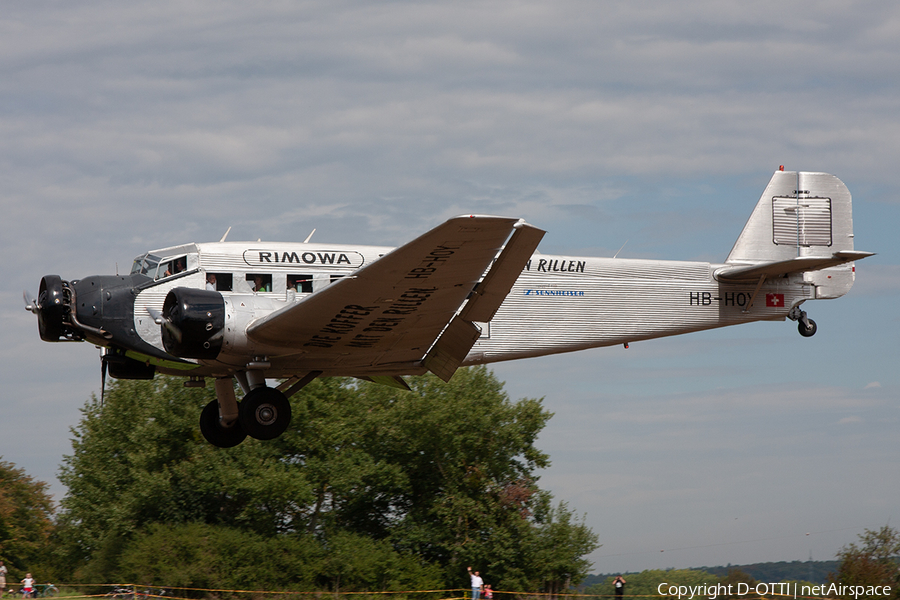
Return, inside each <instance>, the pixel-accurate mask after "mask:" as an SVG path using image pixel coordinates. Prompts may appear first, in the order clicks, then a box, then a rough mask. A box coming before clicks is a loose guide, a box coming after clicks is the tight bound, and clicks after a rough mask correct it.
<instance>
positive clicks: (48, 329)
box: [29, 275, 75, 342]
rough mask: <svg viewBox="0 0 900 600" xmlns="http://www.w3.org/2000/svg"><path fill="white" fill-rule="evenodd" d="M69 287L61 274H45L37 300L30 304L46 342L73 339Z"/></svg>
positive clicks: (42, 337)
mask: <svg viewBox="0 0 900 600" xmlns="http://www.w3.org/2000/svg"><path fill="white" fill-rule="evenodd" d="M68 287H69V284H68V282H67V281H63V280H62V279H61V278H60V277H59V275H45V276H44V277H42V278H41V287H40V290H39V291H38V297H37V301H36V302H35V303H34V304H33V305H32V306H29V309H30V310H32V311H33V312H34V313H35V314H37V318H38V331H39V332H40V334H41V339H42V340H44V341H45V342H58V341H60V338H63V339H72V336H73V335H74V334H75V331H74V329H73V328H72V324H71V321H70V318H69V313H70V310H71V301H70V295H69V293H68Z"/></svg>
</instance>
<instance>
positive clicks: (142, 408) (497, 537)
mask: <svg viewBox="0 0 900 600" xmlns="http://www.w3.org/2000/svg"><path fill="white" fill-rule="evenodd" d="M182 381H183V380H180V379H170V378H166V377H157V378H156V379H155V380H152V381H123V380H119V381H115V382H114V383H112V385H110V387H109V388H108V390H107V392H106V396H105V401H104V402H103V403H101V402H100V401H99V400H97V399H96V398H94V399H92V400H90V401H88V402H87V403H86V405H85V406H84V408H83V409H82V417H81V420H80V422H79V423H78V425H77V426H76V427H74V428H73V442H72V444H73V450H72V453H71V454H70V455H68V456H66V457H65V458H64V461H63V464H62V467H61V470H60V480H61V481H62V482H63V483H64V484H65V485H66V487H67V489H68V492H67V493H66V495H65V497H64V498H63V499H62V501H61V503H60V506H59V509H58V511H57V512H56V513H52V512H51V511H50V510H49V500H48V499H47V498H46V494H45V492H44V491H42V490H38V489H32V490H31V492H30V493H31V494H32V496H33V497H34V498H36V499H37V500H35V502H33V503H32V504H33V505H34V506H35V508H34V511H35V514H36V515H38V517H37V521H38V522H39V523H38V525H34V526H31V525H29V527H30V529H28V531H27V532H26V531H25V530H24V529H23V530H22V533H21V534H20V533H15V534H13V535H12V537H10V535H9V534H7V532H6V531H5V530H4V529H3V525H0V559H5V560H6V562H7V566H8V567H10V572H11V573H10V579H11V580H12V579H15V578H16V577H19V574H20V573H22V574H24V571H26V570H27V571H32V572H34V573H35V575H36V577H38V578H39V580H41V581H46V580H51V579H52V580H53V581H64V582H73V583H75V582H90V583H97V582H112V581H127V582H133V583H136V584H141V585H152V586H157V587H158V586H164V585H167V586H179V587H198V588H220V589H221V588H227V589H282V590H309V591H312V590H321V591H324V590H328V591H332V592H339V591H356V590H365V591H376V590H378V591H388V590H416V589H420V590H421V589H441V588H460V587H467V586H468V583H469V582H468V577H467V575H466V567H467V566H470V565H471V566H472V567H473V568H474V569H475V570H479V571H481V572H482V575H483V577H484V579H485V582H486V583H490V584H492V585H493V586H494V588H495V589H498V588H499V589H504V590H521V591H526V590H527V591H556V590H559V589H562V588H564V587H566V586H568V585H571V584H577V583H579V582H580V581H581V580H582V579H583V578H584V577H585V575H586V574H587V571H588V569H589V568H590V563H589V562H588V561H587V560H586V559H585V556H586V555H587V554H589V553H590V552H592V551H593V550H594V549H595V548H596V547H597V537H596V535H595V534H594V533H593V532H592V531H591V530H590V529H589V528H588V527H587V526H586V525H585V524H584V519H583V517H581V518H579V517H578V516H577V515H576V514H575V513H574V512H573V511H572V510H571V509H570V508H569V507H567V506H566V505H565V503H558V504H554V503H553V500H552V497H551V495H550V494H549V493H548V492H547V491H545V490H541V489H540V488H539V487H538V485H537V483H536V481H537V477H536V471H537V469H540V468H545V467H547V466H549V459H548V456H547V455H546V454H544V453H543V452H541V451H540V450H539V449H538V448H536V447H535V445H534V444H535V440H536V438H537V436H538V434H539V433H540V431H541V430H542V428H543V427H544V426H545V424H546V423H547V420H548V419H549V418H550V416H551V415H550V413H549V412H547V411H546V410H544V408H543V407H542V405H541V401H540V400H535V399H523V400H519V401H517V402H513V401H510V399H509V398H508V397H507V395H506V394H505V392H504V391H503V386H502V383H500V382H499V381H498V380H497V379H496V378H495V377H494V376H493V374H492V373H491V372H489V371H488V370H486V369H484V368H471V369H463V370H460V371H459V372H457V374H456V375H455V376H454V377H453V379H452V380H451V382H450V383H448V384H445V383H443V382H440V381H439V380H437V379H436V378H434V377H431V376H423V377H417V378H411V381H410V384H411V387H412V391H411V392H405V391H400V390H396V389H393V388H388V387H384V386H378V385H373V384H368V383H360V382H357V381H355V380H346V379H324V380H317V381H315V382H313V383H312V384H310V385H309V386H308V387H307V388H305V389H304V390H303V391H302V392H301V393H299V394H297V395H296V396H295V397H294V398H292V411H293V415H294V417H293V423H292V427H291V429H290V430H289V431H287V432H286V433H285V434H284V435H282V436H281V437H280V438H278V439H276V440H272V441H268V442H259V441H256V440H252V439H249V438H248V439H247V441H245V442H244V443H242V444H240V445H239V446H237V447H235V448H229V449H221V448H215V447H213V446H211V445H209V444H208V443H206V442H205V441H204V440H203V439H202V437H201V436H200V433H199V431H198V427H197V423H198V419H199V415H200V411H201V408H202V407H203V406H205V405H206V404H207V403H208V402H210V400H212V399H213V398H214V392H213V390H212V389H209V388H208V389H197V388H185V387H183V385H182ZM210 387H211V386H210ZM26 483H28V482H26ZM30 483H31V484H33V483H34V482H30ZM4 489H5V488H4ZM2 498H3V495H2V493H0V499H2ZM0 506H2V505H0ZM13 520H14V521H16V522H20V523H21V524H22V525H21V526H22V527H24V526H25V523H26V521H25V520H23V521H19V520H18V519H13ZM0 522H2V523H4V524H8V522H12V521H9V520H8V519H7V516H6V515H5V514H3V513H0ZM23 537H27V538H28V539H29V540H31V541H32V542H33V543H32V545H31V546H29V545H27V544H24V543H23V542H16V543H17V544H19V545H18V546H16V545H14V544H13V543H12V542H10V540H11V539H13V538H15V539H17V540H21V539H23Z"/></svg>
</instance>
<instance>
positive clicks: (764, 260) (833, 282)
mask: <svg viewBox="0 0 900 600" xmlns="http://www.w3.org/2000/svg"><path fill="white" fill-rule="evenodd" d="M869 255H870V253H866V252H854V250H853V210H852V206H851V198H850V191H849V190H848V189H847V186H845V185H844V183H843V182H842V181H841V180H840V179H838V178H837V177H835V176H834V175H830V174H828V173H807V172H802V171H776V172H775V174H774V175H773V176H772V179H771V180H770V181H769V185H768V186H766V189H765V191H764V192H763V194H762V197H760V199H759V203H757V205H756V208H755V209H754V210H753V214H752V215H750V220H748V221H747V224H746V225H745V226H744V230H743V231H742V232H741V235H740V236H739V237H738V239H737V242H735V244H734V247H733V248H732V249H731V253H730V254H729V255H728V258H727V259H726V261H725V262H726V264H727V265H729V266H730V267H732V268H731V269H730V270H731V271H732V272H733V273H734V274H735V275H737V274H738V273H740V272H742V271H743V272H744V273H751V272H754V273H762V272H768V273H770V274H772V275H775V274H780V275H787V274H790V273H803V280H804V281H805V282H807V283H808V284H810V285H813V286H815V290H816V292H815V297H816V298H837V297H839V296H842V295H844V294H845V293H846V292H847V291H848V290H849V289H850V287H851V286H852V285H853V279H854V267H853V262H852V261H853V260H858V259H860V258H865V257H866V256H869ZM776 263H777V264H776ZM752 265H760V267H758V268H755V269H754V268H753V267H752ZM765 265H771V268H766V267H765ZM748 267H749V268H748ZM723 275H724V273H723ZM733 276H734V275H733Z"/></svg>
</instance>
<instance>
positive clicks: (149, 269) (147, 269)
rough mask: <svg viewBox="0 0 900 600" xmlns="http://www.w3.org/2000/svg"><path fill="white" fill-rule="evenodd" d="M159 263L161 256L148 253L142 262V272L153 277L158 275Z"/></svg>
mask: <svg viewBox="0 0 900 600" xmlns="http://www.w3.org/2000/svg"><path fill="white" fill-rule="evenodd" d="M157 265H159V257H158V256H153V255H152V254H148V255H146V256H144V261H143V263H142V264H141V273H142V274H144V275H148V276H149V277H153V276H154V275H156V267H157Z"/></svg>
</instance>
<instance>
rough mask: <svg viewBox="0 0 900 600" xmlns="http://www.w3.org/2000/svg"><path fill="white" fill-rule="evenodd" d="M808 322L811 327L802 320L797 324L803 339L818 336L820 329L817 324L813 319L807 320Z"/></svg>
mask: <svg viewBox="0 0 900 600" xmlns="http://www.w3.org/2000/svg"><path fill="white" fill-rule="evenodd" d="M806 322H807V323H809V325H806V324H805V323H803V321H802V320H801V321H800V322H799V323H797V330H798V331H799V332H800V335H802V336H803V337H812V336H814V335H816V329H818V328H817V327H816V322H815V321H813V320H812V319H806Z"/></svg>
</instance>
